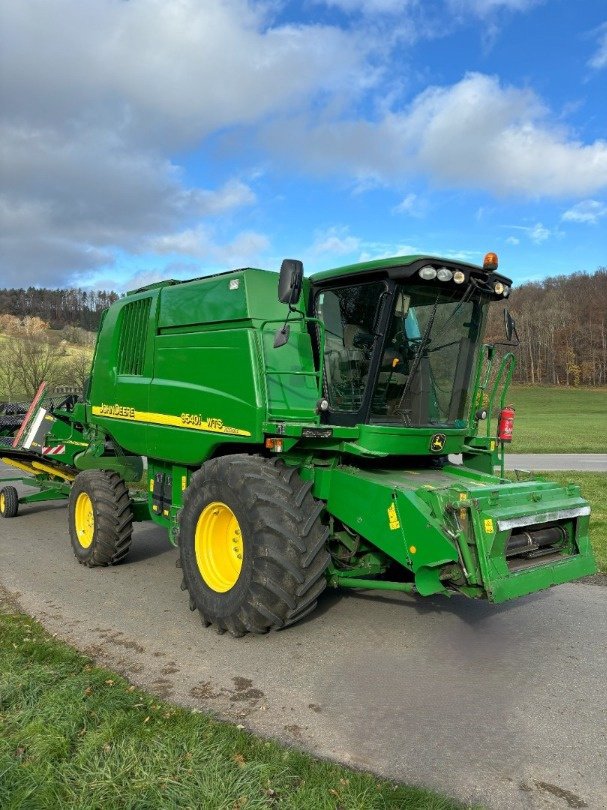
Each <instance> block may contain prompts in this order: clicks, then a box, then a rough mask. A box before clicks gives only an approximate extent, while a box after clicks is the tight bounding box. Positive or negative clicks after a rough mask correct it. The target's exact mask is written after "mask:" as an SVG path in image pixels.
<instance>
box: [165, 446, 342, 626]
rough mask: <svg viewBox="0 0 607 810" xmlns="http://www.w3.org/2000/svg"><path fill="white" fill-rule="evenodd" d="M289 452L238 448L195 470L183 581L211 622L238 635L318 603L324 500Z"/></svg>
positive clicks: (183, 532) (185, 518)
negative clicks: (282, 456) (287, 458)
mask: <svg viewBox="0 0 607 810" xmlns="http://www.w3.org/2000/svg"><path fill="white" fill-rule="evenodd" d="M311 488H312V484H311V482H306V481H303V480H302V479H301V478H300V476H299V475H298V473H297V470H296V469H295V468H294V467H287V466H285V465H284V463H283V462H282V460H275V459H273V460H268V459H265V458H262V457H260V456H250V455H233V456H224V457H221V458H217V459H212V460H211V461H208V462H207V463H206V464H204V466H203V467H202V469H200V470H198V472H196V473H194V475H193V476H192V478H191V481H190V485H189V487H188V489H187V492H186V494H185V497H184V502H183V509H182V512H181V518H180V534H179V552H180V558H181V567H182V570H183V584H182V588H183V589H184V590H186V589H187V590H188V591H189V594H190V607H191V609H192V610H196V609H198V611H199V612H200V614H201V617H202V622H203V624H204V625H205V627H206V626H208V625H210V624H214V625H215V626H216V627H217V630H218V632H220V633H221V632H224V631H226V630H227V631H229V632H230V633H231V634H232V635H233V636H242V635H244V634H245V633H247V632H250V633H266V632H267V631H268V630H271V629H279V628H281V627H286V626H287V625H290V624H293V623H294V622H296V621H298V620H299V619H301V618H303V617H304V616H305V615H307V614H308V613H309V612H311V611H312V610H314V608H315V607H316V601H317V599H318V596H319V595H320V593H321V592H322V591H323V590H324V589H325V587H326V579H325V570H326V568H327V566H328V564H329V559H330V558H329V554H328V552H327V549H326V541H327V537H328V534H329V531H328V528H327V527H326V526H324V525H323V523H322V520H321V513H322V511H323V504H322V503H321V502H320V501H317V500H315V499H314V498H313V497H312V495H311V494H310V490H311Z"/></svg>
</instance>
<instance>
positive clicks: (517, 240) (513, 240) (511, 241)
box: [506, 236, 521, 245]
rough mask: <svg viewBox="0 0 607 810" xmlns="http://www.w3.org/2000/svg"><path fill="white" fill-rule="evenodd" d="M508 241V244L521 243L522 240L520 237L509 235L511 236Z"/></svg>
mask: <svg viewBox="0 0 607 810" xmlns="http://www.w3.org/2000/svg"><path fill="white" fill-rule="evenodd" d="M506 243H507V244H508V245H520V243H521V240H520V239H518V238H517V237H516V236H509V237H508V238H507V239H506Z"/></svg>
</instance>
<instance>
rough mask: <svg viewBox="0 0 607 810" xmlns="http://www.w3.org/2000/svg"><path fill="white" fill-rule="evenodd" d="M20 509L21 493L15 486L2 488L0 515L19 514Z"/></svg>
mask: <svg viewBox="0 0 607 810" xmlns="http://www.w3.org/2000/svg"><path fill="white" fill-rule="evenodd" d="M18 511H19V494H18V493H17V490H16V489H15V487H4V488H3V489H0V515H1V516H2V517H3V518H12V517H16V516H17V512H18Z"/></svg>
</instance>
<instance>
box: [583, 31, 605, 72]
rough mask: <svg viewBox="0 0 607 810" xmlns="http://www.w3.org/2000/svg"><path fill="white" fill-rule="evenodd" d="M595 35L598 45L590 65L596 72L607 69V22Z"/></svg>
mask: <svg viewBox="0 0 607 810" xmlns="http://www.w3.org/2000/svg"><path fill="white" fill-rule="evenodd" d="M595 33H596V35H597V41H598V45H597V49H596V51H595V53H594V54H593V55H592V57H591V58H590V59H589V60H588V64H589V65H590V67H592V68H594V69H595V70H602V69H603V68H604V67H607V22H605V23H603V25H600V26H599V27H598V28H597V29H596V31H595Z"/></svg>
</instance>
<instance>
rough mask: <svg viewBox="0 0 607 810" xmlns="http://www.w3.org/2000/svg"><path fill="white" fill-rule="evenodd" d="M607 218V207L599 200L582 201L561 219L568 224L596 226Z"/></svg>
mask: <svg viewBox="0 0 607 810" xmlns="http://www.w3.org/2000/svg"><path fill="white" fill-rule="evenodd" d="M603 217H607V205H605V203H602V202H599V201H598V200H582V201H581V202H579V203H576V204H575V205H573V206H572V207H571V208H569V209H568V210H567V211H565V213H564V214H563V216H562V217H561V219H564V220H565V221H567V222H585V223H587V224H589V225H596V224H597V223H598V221H599V219H602V218H603Z"/></svg>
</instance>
